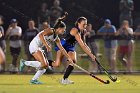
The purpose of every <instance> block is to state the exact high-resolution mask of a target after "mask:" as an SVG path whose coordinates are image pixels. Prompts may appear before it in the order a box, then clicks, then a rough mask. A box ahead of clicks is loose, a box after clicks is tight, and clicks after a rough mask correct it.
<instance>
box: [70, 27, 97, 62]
mask: <svg viewBox="0 0 140 93" xmlns="http://www.w3.org/2000/svg"><path fill="white" fill-rule="evenodd" d="M70 34H71V35H73V36H75V38H76V40H77V41H78V43H79V45H80V47H81V48H82V49H83V50H84V52H85V53H86V54H87V55H89V56H90V57H91V58H92V59H93V60H95V56H94V55H93V54H92V53H91V51H90V49H89V48H88V47H87V46H86V45H85V43H84V42H83V40H82V39H81V35H80V34H79V33H78V31H77V29H76V28H73V29H72V30H71V32H70Z"/></svg>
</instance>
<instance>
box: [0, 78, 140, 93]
mask: <svg viewBox="0 0 140 93" xmlns="http://www.w3.org/2000/svg"><path fill="white" fill-rule="evenodd" d="M98 76H99V77H100V78H103V79H108V78H107V77H106V76H102V75H98ZM61 77H62V75H43V76H42V77H41V78H40V80H41V81H43V82H44V84H43V85H30V84H29V80H30V79H31V78H32V75H0V93H139V91H140V79H139V78H140V76H138V75H125V76H123V75H120V76H118V78H119V79H120V80H121V82H120V83H113V82H111V84H108V85H105V84H101V83H100V82H98V81H97V80H95V79H93V78H91V77H89V76H88V75H71V77H70V79H71V80H74V81H75V84H73V85H61V84H59V82H58V81H59V79H60V78H61Z"/></svg>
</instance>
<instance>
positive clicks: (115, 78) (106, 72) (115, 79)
mask: <svg viewBox="0 0 140 93" xmlns="http://www.w3.org/2000/svg"><path fill="white" fill-rule="evenodd" d="M95 61H96V63H97V64H98V66H100V67H101V68H102V69H103V70H104V72H105V74H106V75H107V76H108V77H109V78H110V79H111V80H112V81H113V82H115V81H117V77H114V78H113V77H112V76H111V75H110V74H109V73H108V71H107V70H106V69H105V68H104V67H103V66H102V65H101V64H100V62H99V61H98V60H97V59H95Z"/></svg>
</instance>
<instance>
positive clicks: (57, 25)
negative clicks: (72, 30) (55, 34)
mask: <svg viewBox="0 0 140 93" xmlns="http://www.w3.org/2000/svg"><path fill="white" fill-rule="evenodd" d="M64 27H66V24H65V23H64V22H62V21H60V22H58V23H57V24H56V25H55V26H54V29H57V28H64Z"/></svg>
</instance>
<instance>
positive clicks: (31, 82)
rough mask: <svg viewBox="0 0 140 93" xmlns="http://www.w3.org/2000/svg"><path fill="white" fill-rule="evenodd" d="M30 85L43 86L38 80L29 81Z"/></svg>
mask: <svg viewBox="0 0 140 93" xmlns="http://www.w3.org/2000/svg"><path fill="white" fill-rule="evenodd" d="M30 84H43V83H42V82H40V81H38V80H31V81H30Z"/></svg>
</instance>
